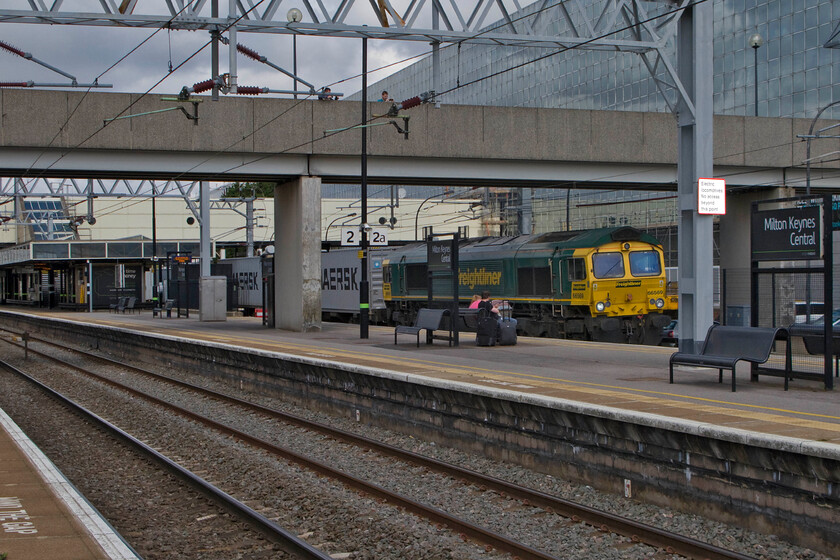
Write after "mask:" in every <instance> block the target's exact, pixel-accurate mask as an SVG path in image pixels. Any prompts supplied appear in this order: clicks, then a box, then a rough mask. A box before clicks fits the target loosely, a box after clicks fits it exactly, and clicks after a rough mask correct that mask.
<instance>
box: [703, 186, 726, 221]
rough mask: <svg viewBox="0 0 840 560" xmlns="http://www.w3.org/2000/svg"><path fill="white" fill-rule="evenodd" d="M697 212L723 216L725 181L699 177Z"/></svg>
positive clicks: (724, 210) (724, 212)
mask: <svg viewBox="0 0 840 560" xmlns="http://www.w3.org/2000/svg"><path fill="white" fill-rule="evenodd" d="M697 213H698V214H705V215H709V214H710V215H715V216H723V215H724V214H726V181H725V180H724V179H705V178H702V177H701V178H700V179H699V180H698V182H697Z"/></svg>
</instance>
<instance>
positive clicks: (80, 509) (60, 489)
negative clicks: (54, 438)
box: [0, 409, 142, 560]
mask: <svg viewBox="0 0 840 560" xmlns="http://www.w3.org/2000/svg"><path fill="white" fill-rule="evenodd" d="M0 426H2V427H3V428H4V429H5V430H6V432H7V433H8V434H9V435H10V436H11V437H12V440H13V441H14V442H15V444H16V445H17V446H18V447H19V448H20V450H21V451H22V452H23V453H24V454H25V455H26V457H27V458H28V459H29V461H30V462H31V463H32V465H33V466H34V467H35V469H36V470H37V471H38V473H39V474H40V475H41V478H43V479H44V481H45V482H46V483H47V485H48V486H49V487H50V488H51V489H52V491H53V493H54V494H55V495H56V496H58V497H59V499H61V501H62V502H64V504H65V505H66V506H67V509H69V510H70V513H71V514H73V516H75V517H76V519H78V520H79V522H80V523H81V524H82V525H83V526H84V528H85V530H87V532H88V534H89V535H90V536H91V538H93V540H95V541H96V543H97V544H98V545H99V546H100V547H102V550H103V551H104V552H105V554H106V555H107V556H108V557H109V558H111V559H112V560H142V559H141V558H140V557H139V556H137V554H135V553H134V551H132V550H131V548H129V546H128V545H126V544H125V542H124V541H123V540H122V537H120V535H119V534H117V533H116V532H115V531H114V529H113V527H111V526H110V525H109V524H108V522H107V521H105V520H104V519H103V518H102V516H101V515H100V514H99V512H98V511H96V509H95V508H94V507H93V506H92V505H90V504H89V503H88V501H87V500H86V499H85V498H84V496H82V495H81V494H79V492H78V490H76V488H75V487H74V486H73V485H72V484H71V483H70V481H69V480H67V478H65V477H64V475H63V474H62V473H61V471H60V470H58V468H56V466H55V465H54V464H53V462H52V461H50V460H49V459H48V458H47V456H46V455H44V453H43V452H42V451H41V450H40V449H38V446H37V445H35V444H34V443H33V442H32V440H31V439H29V437H27V435H26V434H25V433H24V432H23V430H21V429H20V428H19V427H18V425H17V424H15V421H14V420H12V419H11V418H10V417H9V415H8V414H6V412H5V411H4V410H3V409H0Z"/></svg>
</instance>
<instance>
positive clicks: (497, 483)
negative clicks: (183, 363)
mask: <svg viewBox="0 0 840 560" xmlns="http://www.w3.org/2000/svg"><path fill="white" fill-rule="evenodd" d="M31 340H32V341H34V342H39V343H43V344H49V345H51V346H53V347H55V348H57V349H59V350H61V351H64V352H73V353H75V354H76V355H77V356H80V357H81V358H82V359H84V360H95V361H97V362H99V363H101V364H105V365H106V366H107V367H109V368H118V369H119V370H124V371H131V372H134V373H136V374H139V375H142V376H144V377H146V378H148V379H152V380H154V381H155V382H157V383H165V384H168V385H170V386H173V387H176V388H177V389H178V390H180V391H188V392H191V393H193V394H200V395H201V396H202V398H207V399H212V400H214V401H216V402H218V403H222V404H223V405H224V406H226V407H233V408H235V409H236V410H238V411H239V412H238V414H240V415H241V414H243V413H245V414H251V415H259V416H260V417H262V418H264V419H266V421H269V420H270V421H274V420H279V421H280V422H283V423H284V424H287V425H291V426H295V427H298V428H302V429H304V430H306V431H308V432H314V433H317V434H320V435H323V436H326V437H328V438H330V439H331V440H334V441H337V442H342V443H343V444H346V445H352V446H355V447H358V448H363V449H365V450H370V451H373V452H375V453H376V454H378V455H381V456H383V457H388V458H393V459H396V460H398V461H400V462H403V463H408V464H411V465H414V466H416V467H418V468H420V469H423V470H428V471H433V472H436V473H440V474H442V475H444V476H446V477H453V478H457V479H459V480H461V481H463V483H465V484H469V485H473V486H476V487H478V488H479V489H481V491H492V492H494V493H497V494H500V495H503V496H505V497H507V498H509V499H513V500H517V501H518V502H519V503H520V504H522V505H523V506H525V507H536V508H540V509H542V510H543V511H545V512H548V513H551V514H558V515H561V516H563V517H565V518H567V519H569V520H571V521H573V522H575V523H583V524H586V525H588V526H590V527H592V528H594V529H596V530H597V531H600V532H603V533H614V534H618V535H623V536H624V537H626V538H627V539H628V540H629V542H631V543H644V544H647V545H650V546H653V547H656V548H657V549H659V550H660V551H662V552H664V553H667V554H677V555H680V556H684V557H688V558H709V559H747V558H750V557H748V556H745V555H743V554H740V553H737V552H733V551H729V550H725V549H722V548H720V547H716V546H714V545H710V544H707V543H704V542H702V541H699V540H696V539H691V538H688V537H685V536H683V535H679V534H676V533H672V532H669V531H666V530H663V529H659V528H656V527H652V526H649V525H645V524H642V523H639V522H637V521H635V520H632V519H627V518H623V517H621V516H618V515H615V514H611V513H607V512H604V511H599V510H596V509H593V508H590V507H586V506H582V505H580V504H576V503H574V502H571V501H569V500H564V499H561V498H558V497H555V496H552V495H550V494H546V493H543V492H539V491H536V490H533V489H530V488H527V487H523V486H519V485H516V484H512V483H510V482H507V481H505V480H501V479H498V478H493V477H489V476H486V475H483V474H481V473H478V472H475V471H471V470H468V469H464V468H462V467H459V466H456V465H452V464H448V463H445V462H442V461H439V460H436V459H432V458H429V457H425V456H422V455H419V454H416V453H412V452H408V451H405V450H403V449H400V448H398V447H395V446H391V445H387V444H384V443H381V442H378V441H374V440H372V439H370V438H366V437H363V436H359V435H357V434H354V433H351V432H348V431H344V430H338V429H336V428H334V427H332V426H328V425H326V424H322V423H317V422H313V421H311V420H308V419H306V418H302V417H299V416H295V415H291V414H289V413H286V412H283V411H280V410H276V409H273V408H268V407H265V406H261V405H258V404H255V403H252V402H249V401H245V400H243V399H239V398H236V397H233V396H230V395H226V394H222V393H219V392H217V391H213V390H210V389H207V388H205V387H200V386H196V385H194V384H189V383H186V382H184V381H180V380H177V379H174V378H171V377H168V376H163V375H160V374H159V373H156V372H152V371H149V370H147V369H144V368H138V367H136V366H133V365H130V364H125V363H122V362H117V361H114V360H110V359H108V358H106V357H104V356H100V355H96V354H92V353H90V352H85V351H81V350H78V349H73V348H68V347H64V346H61V345H57V344H54V343H52V342H49V341H44V340H38V339H31ZM29 351H30V352H36V351H35V350H33V349H31V348H30V350H29ZM37 355H39V356H43V357H45V358H47V359H50V360H56V361H58V362H60V363H61V364H62V365H63V366H64V367H70V368H73V369H76V370H77V371H80V372H82V373H85V374H86V375H89V376H94V377H95V378H97V379H98V380H100V381H101V382H104V383H107V384H109V385H111V386H113V387H116V388H118V389H119V390H122V391H128V392H130V393H131V394H133V395H134V396H136V397H141V398H143V399H146V400H148V401H150V402H154V403H155V404H156V405H158V406H164V407H168V408H170V409H171V410H176V411H177V413H178V414H180V415H183V416H185V417H189V418H191V419H192V420H194V421H197V422H201V423H202V424H204V425H206V426H210V427H212V428H213V429H215V430H220V431H223V432H224V433H227V434H228V435H230V436H233V437H235V438H237V439H239V440H241V441H245V442H248V443H249V444H251V445H254V446H258V447H260V448H262V449H264V450H267V451H269V452H271V453H275V454H277V455H278V456H280V457H282V458H284V459H286V460H290V461H295V462H296V463H298V464H300V465H302V466H305V467H306V468H308V469H312V470H314V471H315V472H318V473H321V474H323V475H326V476H330V477H334V478H335V479H337V480H340V481H341V482H342V483H343V484H346V485H348V486H350V487H353V488H356V489H358V490H360V491H364V492H366V493H368V494H370V495H372V496H375V497H376V498H377V499H380V500H385V501H388V502H389V503H392V504H395V505H398V506H400V507H402V508H405V509H406V510H408V511H411V512H413V513H416V514H417V515H420V516H423V517H425V518H427V519H429V520H431V521H432V522H434V523H441V524H444V525H446V526H448V527H450V528H451V529H452V530H454V531H456V532H458V533H460V534H463V535H465V536H467V537H469V538H470V539H473V540H477V541H479V542H482V543H486V544H487V545H488V546H492V547H494V548H496V549H498V550H502V551H506V552H508V553H510V554H512V555H514V556H515V557H519V558H522V559H526V558H552V556H551V555H550V554H548V553H544V552H541V551H540V550H536V549H534V548H532V547H530V546H527V545H523V544H521V543H518V542H516V541H515V540H513V539H511V538H509V537H506V536H504V535H501V534H499V533H497V532H494V531H491V530H487V529H484V528H482V527H479V526H477V525H474V524H472V523H469V522H466V521H464V520H462V519H459V518H457V517H455V516H452V515H449V514H447V513H445V512H442V511H440V510H439V509H437V508H434V507H429V506H426V505H424V504H422V503H419V502H418V501H416V500H412V499H410V498H406V497H404V496H401V495H399V494H396V493H394V492H391V491H389V490H387V489H385V488H383V487H381V486H379V485H376V484H371V483H368V482H366V481H364V480H362V479H360V478H359V477H356V476H353V475H350V474H347V473H345V472H341V471H338V470H337V469H334V468H332V467H330V466H328V465H326V464H324V463H322V462H318V461H315V460H312V459H310V458H308V457H304V456H301V455H299V454H297V453H294V452H293V451H290V450H289V449H284V448H282V447H280V446H277V445H274V444H273V443H270V442H268V441H265V440H264V439H261V438H258V437H255V436H252V435H250V434H248V433H245V432H243V431H241V430H237V429H235V428H232V427H230V426H227V425H224V424H221V423H219V422H215V421H214V420H210V419H208V418H205V417H203V416H201V415H198V414H196V413H193V412H191V411H189V410H185V409H183V408H181V407H177V406H175V405H173V404H171V403H169V402H166V401H163V400H161V399H158V398H157V397H154V396H152V395H149V394H147V393H144V392H142V391H138V390H137V389H134V388H131V387H128V386H127V385H125V384H124V383H122V382H118V381H115V380H113V379H112V378H111V376H105V375H100V374H96V373H93V372H89V371H86V369H85V368H82V367H80V366H78V365H76V364H72V363H69V362H67V361H65V360H59V359H58V358H56V357H54V356H51V355H48V354H46V353H43V352H37Z"/></svg>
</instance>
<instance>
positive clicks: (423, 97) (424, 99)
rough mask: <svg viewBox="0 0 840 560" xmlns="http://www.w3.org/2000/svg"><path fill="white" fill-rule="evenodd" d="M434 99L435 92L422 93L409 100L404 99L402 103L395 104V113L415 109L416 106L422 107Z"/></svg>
mask: <svg viewBox="0 0 840 560" xmlns="http://www.w3.org/2000/svg"><path fill="white" fill-rule="evenodd" d="M434 97H435V92H433V91H424V92H423V93H421V94H420V95H415V96H414V97H411V98H409V99H406V100H405V101H403V102H402V103H395V104H394V107H395V109H396V110H397V111H401V110H403V109H411V108H414V107H417V106H418V105H422V104H423V103H428V102H429V101H431V100H433V99H434Z"/></svg>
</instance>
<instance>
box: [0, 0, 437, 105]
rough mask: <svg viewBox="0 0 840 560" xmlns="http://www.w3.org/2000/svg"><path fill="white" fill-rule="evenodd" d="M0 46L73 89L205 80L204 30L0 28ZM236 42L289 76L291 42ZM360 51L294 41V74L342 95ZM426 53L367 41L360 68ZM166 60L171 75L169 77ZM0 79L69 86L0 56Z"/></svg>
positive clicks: (287, 85)
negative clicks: (73, 81) (72, 81)
mask: <svg viewBox="0 0 840 560" xmlns="http://www.w3.org/2000/svg"><path fill="white" fill-rule="evenodd" d="M86 2H87V7H85V4H86ZM17 9H26V8H25V7H19V8H17ZM64 9H69V8H68V7H67V6H65V8H64ZM73 9H74V11H89V12H95V13H101V8H100V7H99V6H98V3H97V2H91V1H90V0H85V1H80V2H79V6H78V7H76V6H74V7H73ZM371 13H372V12H371V10H370V6H368V5H367V3H365V2H357V3H356V4H355V5H354V8H353V11H351V15H350V16H348V18H351V17H352V21H353V22H354V24H358V23H360V22H362V23H363V22H365V21H367V22H369V23H370V24H372V25H374V24H375V20H374V19H373V18H372V16H371ZM307 19H308V17H307ZM0 40H2V41H4V42H6V43H8V44H11V45H13V46H14V47H16V48H18V49H20V50H22V51H25V52H30V53H32V56H34V57H35V58H38V59H40V60H42V61H44V62H46V63H47V64H50V65H52V66H55V67H56V68H59V69H61V70H62V71H64V72H67V73H69V74H71V75H73V76H75V77H76V78H77V80H78V82H79V83H91V82H92V81H93V80H95V79H96V78H97V77H99V82H100V83H106V84H113V85H114V87H113V89H112V90H111V91H118V92H131V93H141V92H145V91H146V90H148V89H150V88H154V89H153V90H152V92H153V93H156V94H174V93H177V92H178V91H180V89H181V87H183V86H184V85H192V84H194V83H196V82H199V81H202V80H206V79H208V78H210V76H211V68H210V47H209V46H207V43H208V41H209V33H207V32H204V31H171V32H169V31H167V30H158V31H157V33H155V30H154V29H131V28H117V27H96V26H79V25H41V24H16V23H3V24H0ZM144 41H145V43H144ZM238 42H239V43H241V44H244V45H246V46H247V47H249V48H251V49H254V50H256V51H257V52H258V53H259V54H260V55H262V56H265V57H267V59H268V60H269V61H271V62H272V63H274V64H276V65H278V66H280V67H282V68H284V69H285V70H287V71H289V72H291V71H292V68H293V66H294V64H293V56H292V42H293V41H292V38H291V36H288V35H277V34H262V33H239V35H238ZM141 44H142V46H139V45H141ZM138 46H139V47H138ZM134 49H136V50H135V51H134V52H133V53H132V54H130V55H129V56H128V57H127V58H126V59H125V60H123V61H120V59H121V58H122V57H123V56H125V55H127V54H128V53H129V52H131V51H132V50H134ZM361 49H362V47H361V40H360V39H350V38H331V37H307V36H298V38H297V69H298V75H299V76H300V77H301V78H303V79H304V80H306V81H307V82H310V83H311V84H313V85H314V86H316V88H320V87H323V86H325V85H330V84H334V87H332V89H333V91H341V92H343V93H345V94H348V95H349V94H351V93H353V92H355V91H358V90H359V89H360V88H361V79H360V78H358V77H356V78H353V77H354V76H357V75H358V74H359V73H360V72H361ZM428 49H429V46H428V45H427V44H426V43H422V42H400V41H386V40H369V41H368V67H369V69H374V68H377V67H380V66H385V65H388V64H392V63H394V62H396V61H399V60H401V59H403V58H406V57H410V56H412V55H415V54H417V53H419V52H424V51H426V50H428ZM199 50H200V52H198V54H196V52H197V51H199ZM190 57H192V58H191V59H190V60H189V61H187V62H185V60H186V59H188V58H190ZM219 58H220V70H221V72H223V73H224V72H227V71H228V60H229V51H228V47H226V46H225V45H222V46H221V49H220V57H219ZM170 60H171V63H172V65H173V68H176V70H175V71H174V72H173V73H172V74H171V75H170V74H169V63H170ZM114 64H116V66H114V67H113V68H111V69H110V70H109V68H110V67H111V66H112V65H114ZM179 66H180V67H179ZM398 69H399V67H391V68H388V69H387V70H384V71H380V72H377V73H375V74H373V75H371V76H369V78H368V82H369V83H373V82H375V81H376V80H379V79H382V78H383V77H385V76H387V75H389V74H391V73H393V72H394V71H396V70H398ZM0 74H2V76H3V78H2V81H4V82H12V81H14V82H18V81H28V80H33V81H35V82H39V83H69V79H67V78H66V77H64V76H61V75H60V74H57V73H55V72H52V71H50V70H48V69H46V68H44V67H42V66H39V65H37V64H35V63H33V62H30V61H26V60H23V59H22V58H20V57H17V56H15V55H13V54H11V53H8V52H6V51H1V52H0ZM237 74H238V83H239V84H242V85H253V86H259V87H268V88H270V89H275V90H286V89H292V86H293V84H292V79H291V78H289V77H287V76H285V75H284V74H282V73H281V72H278V71H276V70H274V69H272V68H270V67H268V66H266V65H264V64H260V63H258V62H256V61H253V60H251V59H249V58H247V57H245V56H242V55H239V56H238V57H237ZM159 81H160V82H161V83H160V84H159V85H157V86H155V84H157V83H158V82H159ZM299 89H305V88H304V87H300V88H299Z"/></svg>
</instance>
